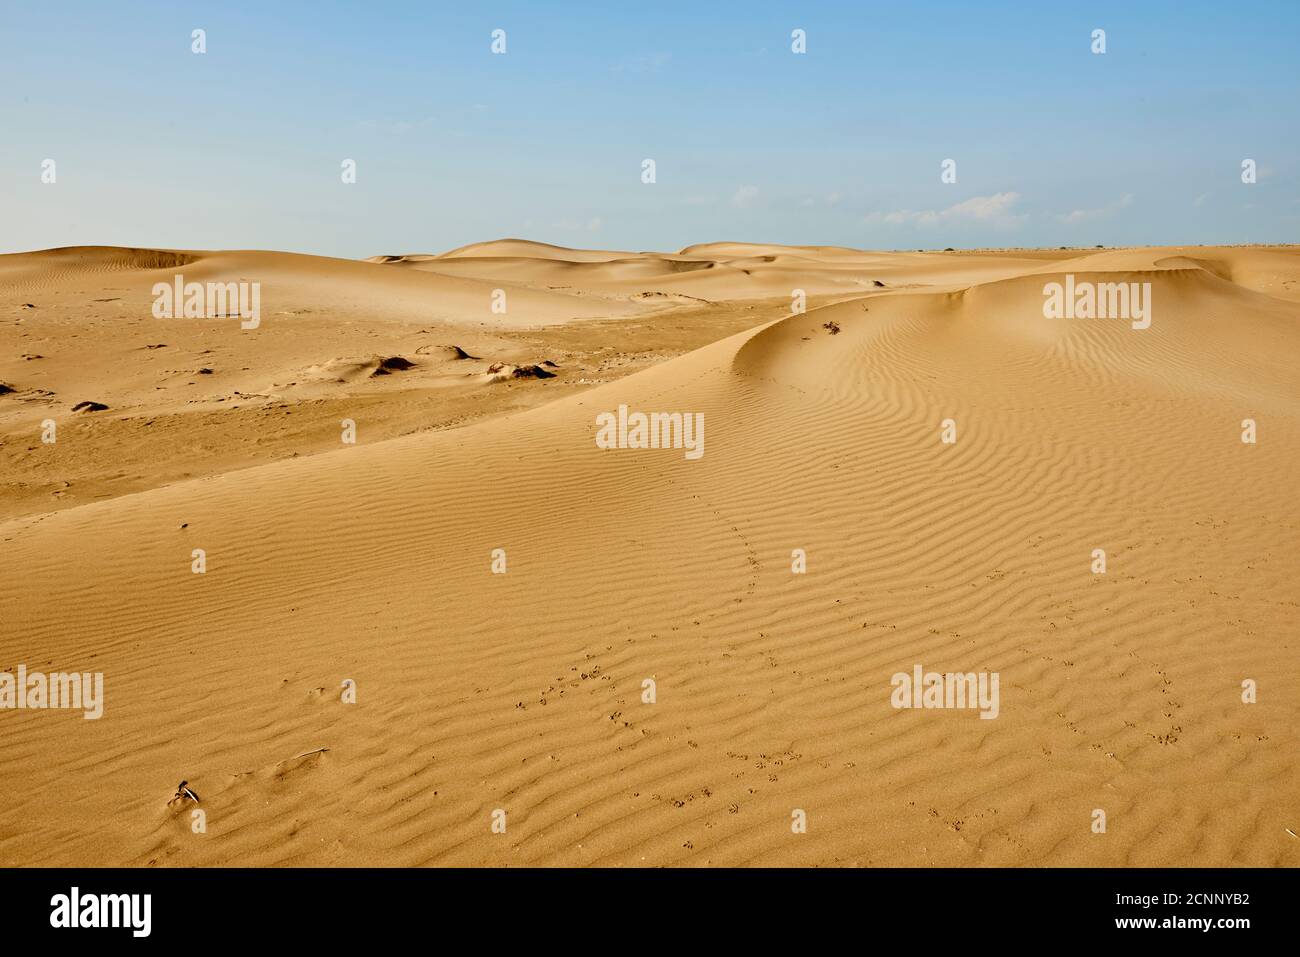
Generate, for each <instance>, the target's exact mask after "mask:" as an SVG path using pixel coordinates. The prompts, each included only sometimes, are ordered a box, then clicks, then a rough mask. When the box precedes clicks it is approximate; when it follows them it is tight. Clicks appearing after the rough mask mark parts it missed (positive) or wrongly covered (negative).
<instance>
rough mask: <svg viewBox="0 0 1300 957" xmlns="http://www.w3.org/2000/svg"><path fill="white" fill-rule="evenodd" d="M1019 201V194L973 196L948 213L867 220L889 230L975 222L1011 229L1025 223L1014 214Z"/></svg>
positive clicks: (881, 216) (898, 214)
mask: <svg viewBox="0 0 1300 957" xmlns="http://www.w3.org/2000/svg"><path fill="white" fill-rule="evenodd" d="M1019 199H1020V194H1019V193H994V194H993V195H992V196H972V197H971V198H970V199H967V200H963V201H962V202H960V203H956V204H954V205H952V206H949V207H948V208H947V209H939V210H935V209H922V210H913V209H899V210H895V211H894V212H891V213H879V212H877V213H871V214H870V215H868V216H867V217H866V221H867V222H868V223H884V224H885V225H887V226H906V225H909V224H911V225H917V226H933V225H936V224H938V223H951V222H962V221H973V222H983V223H992V224H995V225H999V226H1011V225H1015V224H1017V223H1020V222H1023V221H1024V220H1025V218H1026V217H1024V216H1021V215H1017V214H1015V213H1013V212H1012V211H1011V207H1013V206H1014V205H1015V204H1016V202H1017V201H1018V200H1019Z"/></svg>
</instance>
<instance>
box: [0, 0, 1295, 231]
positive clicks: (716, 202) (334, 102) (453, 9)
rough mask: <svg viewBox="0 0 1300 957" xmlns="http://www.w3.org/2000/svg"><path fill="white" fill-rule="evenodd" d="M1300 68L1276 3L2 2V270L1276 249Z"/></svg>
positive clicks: (1287, 198) (1290, 173) (1291, 25)
mask: <svg viewBox="0 0 1300 957" xmlns="http://www.w3.org/2000/svg"><path fill="white" fill-rule="evenodd" d="M199 28H201V29H203V30H205V31H206V43H207V52H206V53H204V54H202V55H198V54H195V53H193V52H191V33H192V31H193V30H195V29H199ZM497 28H499V29H502V30H505V31H506V42H507V52H506V53H505V54H504V55H494V54H493V53H492V52H491V50H490V45H491V33H492V31H493V30H494V29H497ZM796 28H800V29H803V30H805V31H806V33H807V53H806V54H795V53H792V52H791V31H792V30H794V29H796ZM1096 28H1101V29H1104V30H1105V31H1106V48H1107V52H1106V53H1105V54H1103V55H1097V54H1094V53H1092V52H1091V49H1090V47H1091V43H1092V40H1091V34H1092V31H1093V30H1094V29H1096ZM1298 41H1300V3H1296V2H1294V0H1266V2H1262V3H1252V4H1229V3H1225V2H1200V0H1181V2H1163V0H1160V2H1141V3H1139V2H1131V0H1130V2H1122V3H1070V4H1065V3H1046V2H1045V3H1038V2H1032V3H1031V2H980V3H969V2H896V3H889V4H884V3H868V2H843V3H838V2H837V3H815V2H814V3H799V2H789V3H769V2H762V0H746V2H719V3H717V4H708V3H699V2H693V3H686V2H680V3H679V2H652V3H630V2H629V3H624V2H609V0H606V2H591V3H587V2H565V3H539V2H533V3H471V4H466V3H454V4H453V3H439V2H424V3H417V2H393V3H387V4H382V5H378V4H369V3H366V4H362V3H341V2H314V3H298V2H275V3H269V2H227V3H183V2H181V3H166V2H156V3H154V2H148V3H145V2H131V0H126V2H121V3H113V4H106V3H90V2H70V3H59V4H57V5H56V4H45V3H20V2H16V0H0V129H2V130H3V136H2V137H0V182H3V184H4V185H3V190H0V252H16V251H21V250H30V249H40V248H46V247H53V246H69V245H89V244H109V245H130V246H145V247H167V248H198V249H221V248H258V249H283V250H291V251H297V252H311V253H320V254H325V255H334V256H344V257H361V256H369V255H375V254H379V253H411V252H440V251H443V250H446V249H449V248H452V247H455V246H460V245H464V244H467V243H472V242H481V241H484V240H489V239H496V238H501V237H506V236H516V237H523V238H528V239H535V240H541V241H544V242H551V243H557V244H561V245H566V246H591V247H603V248H613V249H630V250H645V249H677V248H680V247H682V246H685V245H689V244H692V243H700V242H712V241H721V240H737V241H751V242H776V243H792V244H833V245H845V246H854V247H859V248H877V249H909V248H936V247H937V248H942V247H945V246H954V247H959V248H960V247H970V246H1022V245H1023V246H1060V245H1089V246H1090V245H1095V244H1105V245H1139V244H1175V243H1206V244H1211V243H1242V242H1269V243H1273V242H1295V241H1297V240H1300V188H1298V186H1297V175H1298V174H1300V164H1298V163H1297V155H1298V150H1297V147H1298V146H1300V124H1298V123H1297V118H1298V116H1300V106H1298V105H1297V104H1300V42H1298ZM646 158H651V159H653V160H654V161H655V163H656V178H657V181H656V182H655V183H654V184H653V185H647V184H644V183H643V182H642V181H641V170H642V161H643V160H644V159H646ZM46 159H53V160H54V161H55V163H56V175H57V180H56V182H55V183H53V184H47V183H42V181H41V172H42V162H43V161H44V160H46ZM345 159H353V160H355V161H356V164H357V182H356V183H354V184H345V183H343V182H342V179H341V175H340V174H341V163H342V162H343V161H344V160H345ZM945 159H953V160H955V161H956V172H957V181H956V182H955V183H943V182H941V181H940V171H941V163H942V162H943V161H944V160H945ZM1244 159H1253V160H1255V162H1256V164H1257V169H1258V181H1257V182H1256V183H1254V184H1251V185H1247V184H1243V183H1242V181H1241V164H1242V161H1243V160H1244Z"/></svg>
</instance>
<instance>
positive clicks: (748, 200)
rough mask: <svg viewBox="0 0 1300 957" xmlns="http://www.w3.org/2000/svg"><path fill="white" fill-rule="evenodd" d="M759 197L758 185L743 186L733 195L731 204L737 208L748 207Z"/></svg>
mask: <svg viewBox="0 0 1300 957" xmlns="http://www.w3.org/2000/svg"><path fill="white" fill-rule="evenodd" d="M756 199H758V187H757V186H742V187H740V189H738V190H736V192H735V193H733V194H732V196H731V205H732V206H735V207H736V208H737V209H747V208H749V207H750V206H752V205H754V200H756Z"/></svg>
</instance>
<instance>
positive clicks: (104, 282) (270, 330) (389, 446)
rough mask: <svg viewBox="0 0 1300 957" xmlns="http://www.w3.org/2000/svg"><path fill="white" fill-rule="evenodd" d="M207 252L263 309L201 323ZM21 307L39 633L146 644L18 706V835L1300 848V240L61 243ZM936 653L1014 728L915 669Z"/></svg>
mask: <svg viewBox="0 0 1300 957" xmlns="http://www.w3.org/2000/svg"><path fill="white" fill-rule="evenodd" d="M177 271H181V272H183V273H184V275H185V277H186V278H187V279H199V280H205V279H206V278H208V277H221V278H226V277H230V278H239V277H243V278H248V279H260V280H261V281H262V283H263V313H264V314H263V319H262V323H261V326H260V327H259V328H258V329H256V330H247V331H245V330H240V329H239V327H238V325H237V324H234V323H229V322H228V323H225V324H222V323H214V322H211V321H206V320H179V319H178V320H158V319H154V318H152V316H151V315H150V313H149V301H150V295H149V290H150V287H151V285H152V283H153V282H155V281H164V282H165V281H169V279H170V277H171V276H172V275H173V274H174V273H175V272H177ZM1066 274H1070V275H1073V276H1074V277H1075V278H1076V279H1078V280H1080V281H1082V280H1088V281H1095V282H1149V283H1150V284H1151V290H1152V293H1151V296H1152V298H1151V303H1152V304H1153V312H1152V317H1153V321H1152V323H1151V326H1150V328H1148V329H1141V330H1135V329H1133V328H1131V326H1130V323H1129V322H1128V321H1126V320H1120V319H1047V318H1045V317H1044V314H1043V302H1044V294H1043V287H1044V284H1045V283H1048V282H1053V281H1061V280H1062V278H1063V277H1064V276H1065V275H1066ZM497 288H504V289H506V290H507V294H508V296H509V299H510V304H511V305H510V309H509V311H508V313H506V314H504V315H496V314H493V313H491V312H489V310H488V308H487V303H488V301H489V298H490V296H491V292H492V290H494V289H497ZM796 288H797V289H803V290H804V291H805V292H806V293H807V295H808V297H809V303H808V306H809V308H808V311H806V312H804V313H802V314H791V313H792V308H791V291H792V290H793V289H796ZM113 297H117V298H116V301H114V302H111V303H96V304H95V305H91V304H90V303H94V302H96V300H102V299H110V298H113ZM27 303H30V304H32V305H33V306H34V308H31V309H25V310H24V309H23V308H22V306H23V305H24V304H27ZM0 314H2V315H3V316H4V317H5V319H6V320H7V321H6V322H5V324H4V326H3V337H4V339H3V341H4V345H5V347H6V351H5V353H4V356H3V364H2V365H0V381H2V382H4V383H6V384H7V385H10V386H11V387H13V388H14V390H15V391H14V392H12V393H10V394H6V395H3V396H0V437H2V442H3V444H2V445H0V456H2V457H3V461H4V462H5V477H4V480H3V482H4V490H5V496H6V501H5V503H4V508H5V510H6V511H5V516H6V518H5V519H4V520H3V522H0V670H11V671H12V670H13V668H14V667H15V666H16V665H17V664H18V663H20V662H24V663H26V664H27V665H28V667H29V668H32V669H36V668H42V669H45V670H48V671H55V670H78V671H102V672H103V673H104V676H105V706H104V715H103V717H102V718H101V719H100V720H96V721H86V720H83V718H82V716H81V714H79V713H75V712H56V711H11V712H4V713H0V721H3V722H4V731H5V735H4V741H5V744H4V747H3V749H0V780H2V781H5V782H10V783H11V784H12V783H13V782H21V786H6V788H5V791H6V799H5V800H4V801H3V802H0V862H3V863H6V864H21V865H52V864H67V865H95V866H100V865H136V866H167V865H218V864H229V865H363V864H380V865H493V866H497V865H516V864H519V865H529V864H531V865H564V864H568V865H664V864H670V865H673V864H675V865H926V864H934V865H1175V866H1183V865H1289V866H1294V865H1296V864H1297V863H1298V862H1300V840H1297V839H1296V838H1295V837H1294V836H1293V835H1292V834H1289V833H1288V830H1287V829H1288V828H1289V829H1290V830H1291V831H1292V832H1297V831H1300V826H1298V823H1300V766H1298V764H1297V761H1296V754H1297V746H1298V745H1300V735H1298V734H1297V731H1296V729H1297V727H1298V726H1300V656H1298V655H1297V645H1296V634H1297V627H1298V626H1300V589H1298V588H1297V585H1296V581H1297V575H1298V574H1300V509H1298V508H1297V504H1296V497H1295V491H1294V489H1295V475H1296V474H1297V471H1298V466H1300V456H1298V455H1297V451H1296V450H1297V447H1298V446H1297V443H1298V442H1300V402H1298V399H1300V372H1297V358H1298V357H1300V253H1297V251H1296V250H1295V249H1294V248H1291V247H1271V248H1254V247H1225V248H1211V247H1187V248H1177V249H1175V248H1162V249H1125V250H1091V251H1089V250H1060V251H1050V252H1047V251H1038V250H990V251H980V252H972V253H877V252H858V251H854V250H846V249H839V248H816V247H779V246H748V245H746V244H737V243H713V244H705V245H701V246H693V247H688V248H687V249H684V250H682V251H680V252H679V253H666V254H665V253H638V252H609V253H598V252H595V251H576V250H567V249H563V248H560V247H550V246H543V245H542V244H530V243H524V242H522V241H507V242H502V243H496V244H493V243H487V244H476V245H475V246H472V247H465V248H463V249H460V250H455V251H453V252H451V253H445V254H442V255H440V256H435V255H427V256H400V255H393V256H383V257H375V261H372V262H348V261H341V260H329V259H323V258H319V257H300V256H293V255H290V254H282V253H198V252H166V251H127V250H105V249H96V250H82V251H55V252H48V253H32V254H24V255H22V256H15V257H0ZM421 330H424V331H423V332H421ZM159 343H165V344H166V346H165V348H162V349H149V348H147V346H149V345H155V344H159ZM629 343H635V345H629ZM615 344H617V345H615ZM612 345H613V346H614V348H611V346H612ZM453 346H458V347H461V350H462V352H464V353H466V354H467V355H468V356H469V357H460V356H459V355H458V354H457V353H455V352H454V351H451V347H453ZM422 347H423V348H426V351H424V352H420V351H419V350H420V349H421V348H422ZM204 349H210V350H212V352H211V353H210V356H211V359H210V360H209V359H205V358H203V356H204V353H203V351H202V350H204ZM23 354H41V355H42V358H40V359H24V358H22V355H23ZM160 354H165V358H163V357H160ZM392 356H401V357H404V358H406V359H408V360H409V361H410V362H411V363H412V364H413V366H412V368H410V369H402V370H399V371H393V372H391V373H390V374H388V375H380V376H375V375H374V373H375V372H376V371H377V370H378V369H379V368H380V366H381V363H382V360H383V359H384V358H386V357H392ZM546 360H550V361H553V362H554V363H555V369H556V370H557V371H556V375H555V377H554V378H547V379H534V378H514V377H509V378H504V379H503V378H502V377H501V376H495V375H493V374H490V373H489V372H488V369H489V367H490V366H491V364H493V363H494V362H500V363H505V364H508V365H509V366H510V367H511V368H515V367H526V366H529V365H535V364H537V363H541V362H543V361H546ZM208 361H211V362H212V364H213V365H212V367H213V369H214V372H213V373H211V374H210V376H209V375H204V380H206V379H207V378H209V377H211V378H212V379H214V380H215V381H214V382H213V383H212V385H211V386H209V385H208V384H207V383H206V381H203V380H200V379H199V378H198V375H199V373H197V372H195V371H194V369H195V368H197V367H200V366H199V363H202V362H208ZM191 382H199V383H200V385H197V386H195V385H190V384H188V383H191ZM47 393H48V394H47ZM236 393H238V397H236ZM83 399H92V400H100V401H103V402H104V403H105V404H107V405H108V406H109V408H108V409H107V410H104V411H100V412H94V413H78V414H76V415H74V414H73V413H71V411H70V407H71V405H72V404H73V403H74V402H76V401H79V400H83ZM236 405H238V406H239V408H234V406H236ZM620 405H627V406H628V407H629V408H631V409H634V410H644V411H664V412H684V413H685V412H691V413H697V412H698V413H703V415H704V420H705V422H706V424H707V428H706V433H705V454H704V455H703V456H702V457H700V458H699V459H698V460H694V461H692V460H688V459H686V458H685V456H684V455H683V453H682V451H681V450H677V449H663V450H632V449H620V450H603V449H600V448H598V447H597V445H596V443H595V441H594V436H595V431H596V427H595V420H596V416H597V415H598V414H600V413H602V412H609V411H613V410H616V409H617V408H618V407H619V406H620ZM47 417H53V418H55V419H56V420H57V421H58V422H59V429H60V432H59V439H58V442H57V444H55V445H54V446H43V445H42V443H41V442H40V438H39V436H40V428H41V426H40V423H41V421H42V420H43V419H45V418H47ZM344 417H349V418H352V419H354V420H355V421H356V423H357V427H358V435H359V436H360V438H359V440H358V444H357V445H355V446H342V445H341V444H340V442H339V437H338V436H339V420H340V419H342V418H344ZM946 419H951V420H953V422H954V423H955V425H956V430H957V440H956V442H955V443H954V444H944V443H943V442H942V441H941V423H942V422H943V421H944V420H946ZM1244 419H1253V420H1255V421H1256V422H1257V423H1258V441H1257V442H1256V443H1255V444H1246V443H1243V442H1242V439H1241V433H1242V421H1243V420H1244ZM148 422H152V424H146V423H148ZM160 427H161V428H163V429H166V430H167V431H166V432H162V433H161V434H163V435H164V436H169V437H170V438H168V439H165V440H156V439H155V437H154V436H155V433H153V432H150V431H149V430H150V429H159V428H160ZM196 446H198V447H196ZM114 450H124V451H125V452H126V453H127V454H128V456H133V457H132V458H129V461H130V462H131V463H132V464H131V465H130V467H129V469H128V470H127V471H128V472H129V474H127V475H126V476H125V477H123V478H115V477H114V474H113V473H115V472H118V471H122V470H123V466H122V465H121V464H119V463H120V462H121V461H122V460H121V459H120V458H115V457H113V455H110V452H114ZM69 477H72V478H71V481H72V484H71V486H70V487H68V488H66V489H63V490H62V494H59V493H60V483H61V482H66V481H69V480H70V479H69ZM83 489H84V490H83ZM196 548H201V549H204V550H205V552H206V555H207V571H206V573H205V574H202V575H195V574H193V573H192V572H191V564H190V563H191V553H192V550H193V549H196ZM1096 548H1102V549H1105V551H1106V556H1107V571H1106V573H1105V574H1094V573H1093V572H1092V570H1091V568H1090V565H1091V562H1092V552H1093V549H1096ZM495 549H504V551H505V553H506V555H507V556H508V571H507V573H506V574H493V573H492V554H493V551H494V550H495ZM794 549H804V550H806V553H807V561H808V569H807V573H806V574H792V570H791V561H792V556H791V553H792V550H794ZM918 663H919V664H921V665H923V666H924V668H925V669H926V670H935V671H953V672H997V673H998V674H999V675H1000V679H1001V695H1000V709H999V714H998V716H997V718H996V719H994V720H981V719H980V718H979V716H978V714H977V713H976V712H974V711H970V710H957V711H944V710H902V709H895V708H894V707H893V706H892V704H891V691H892V688H891V676H893V675H894V674H895V673H897V672H910V671H911V670H912V668H913V666H914V665H916V664H918ZM647 678H650V679H653V680H654V682H655V685H656V692H657V700H656V702H655V703H654V704H645V703H642V683H643V681H644V680H645V679H647ZM349 679H350V680H351V681H354V682H355V687H356V694H357V702H356V704H345V703H343V702H342V701H341V700H340V693H341V689H340V685H341V683H342V682H343V681H345V680H349ZM1246 679H1252V680H1253V681H1255V682H1256V683H1257V685H1258V689H1259V696H1258V702H1257V703H1255V704H1244V703H1243V701H1242V687H1241V686H1242V682H1243V681H1244V680H1246ZM321 748H328V750H327V751H317V749H321ZM312 752H314V753H312ZM302 755H305V756H302ZM300 756H302V757H300ZM182 779H184V780H187V781H188V782H189V784H190V786H192V787H193V788H194V789H195V791H196V792H197V793H198V794H199V795H201V798H202V807H203V809H204V810H205V812H206V814H207V816H208V833H206V834H204V835H195V834H193V833H192V832H191V829H190V817H189V809H188V808H187V807H186V806H185V805H184V804H183V803H182V804H177V805H173V806H170V807H169V806H168V805H167V801H168V799H169V798H170V797H171V796H172V794H173V792H174V790H175V788H176V783H177V782H178V781H180V780H182ZM1098 808H1100V809H1104V810H1105V811H1106V815H1107V822H1108V827H1107V832H1106V833H1105V834H1104V835H1099V834H1095V833H1093V831H1092V828H1091V823H1092V814H1093V811H1094V809H1098ZM495 809H503V810H505V811H506V813H507V819H508V828H507V831H506V833H505V834H495V833H493V832H492V830H491V823H492V821H491V815H492V812H493V811H494V810H495ZM794 809H801V810H803V811H805V812H806V814H807V819H808V830H807V833H806V834H794V833H792V831H791V826H790V824H791V813H792V811H793V810H794Z"/></svg>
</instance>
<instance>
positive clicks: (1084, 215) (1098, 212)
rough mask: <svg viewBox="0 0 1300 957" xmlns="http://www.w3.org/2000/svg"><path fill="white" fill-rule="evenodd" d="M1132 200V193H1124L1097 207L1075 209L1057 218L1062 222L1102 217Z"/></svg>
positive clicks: (1083, 220) (1111, 213)
mask: <svg viewBox="0 0 1300 957" xmlns="http://www.w3.org/2000/svg"><path fill="white" fill-rule="evenodd" d="M1132 202H1133V194H1132V193H1125V194H1124V195H1123V196H1121V197H1120V198H1119V199H1117V200H1115V202H1113V203H1107V204H1106V205H1105V206H1100V207H1098V208H1097V209H1076V210H1073V211H1072V212H1069V213H1066V214H1065V215H1064V216H1059V217H1057V218H1058V219H1060V221H1061V222H1063V223H1083V222H1087V221H1088V220H1091V219H1104V218H1105V217H1107V216H1114V215H1115V214H1116V213H1118V212H1119V211H1120V210H1121V209H1126V208H1127V207H1128V206H1129V205H1131V204H1132Z"/></svg>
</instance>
